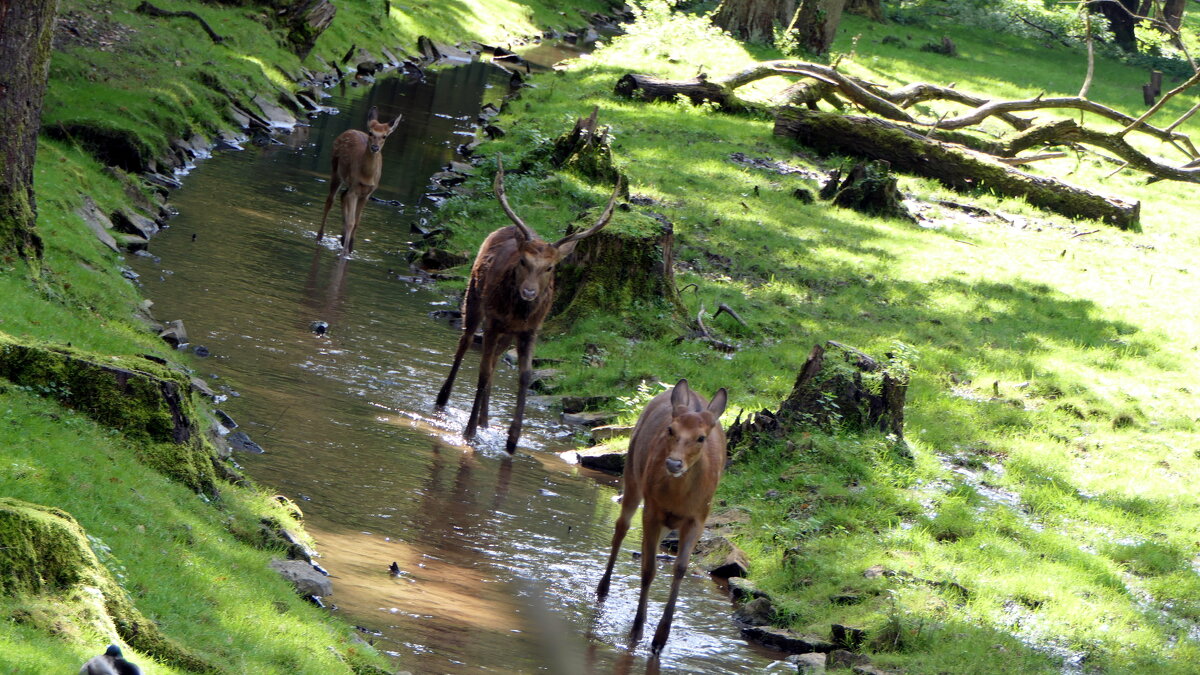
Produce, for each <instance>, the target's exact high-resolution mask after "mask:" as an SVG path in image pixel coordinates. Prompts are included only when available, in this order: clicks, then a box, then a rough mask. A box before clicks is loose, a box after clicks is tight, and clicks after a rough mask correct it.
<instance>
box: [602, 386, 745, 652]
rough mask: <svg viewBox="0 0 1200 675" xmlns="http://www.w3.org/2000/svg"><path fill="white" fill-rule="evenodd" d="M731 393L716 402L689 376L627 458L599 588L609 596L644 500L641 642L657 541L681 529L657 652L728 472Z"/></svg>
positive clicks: (654, 411) (638, 432) (636, 631)
mask: <svg viewBox="0 0 1200 675" xmlns="http://www.w3.org/2000/svg"><path fill="white" fill-rule="evenodd" d="M727 398H728V395H727V394H726V392H725V389H724V388H721V389H718V390H717V393H715V394H713V398H712V402H711V403H710V402H707V401H705V400H704V397H703V396H701V395H699V394H697V393H696V392H694V391H692V390H691V389H690V388H689V387H688V383H687V380H680V381H679V383H678V384H676V385H675V386H674V388H672V389H671V391H665V392H663V393H661V394H659V395H658V396H655V397H654V398H653V399H651V400H650V403H648V404H647V405H646V410H645V411H643V412H642V416H641V417H639V418H638V421H637V426H635V427H634V428H633V436H632V437H631V438H630V439H629V454H628V455H627V456H626V458H625V476H624V488H623V490H622V491H621V515H620V516H618V517H617V525H616V531H615V532H614V533H613V539H612V552H611V553H610V554H609V556H608V566H607V567H605V568H604V576H603V577H601V579H600V585H599V586H598V587H597V588H596V595H598V596H599V597H600V599H601V600H603V599H604V598H605V597H606V596H607V595H608V585H609V581H610V579H611V578H612V570H613V562H614V561H616V559H617V551H618V550H619V549H620V548H621V541H622V540H623V539H624V538H625V533H626V532H628V531H629V522H630V521H631V520H632V519H633V512H634V511H636V510H637V507H638V505H639V504H641V503H642V501H643V500H645V502H646V506H645V508H644V509H643V511H642V591H641V595H640V596H639V597H638V608H637V614H636V615H635V616H634V618H633V628H632V629H631V630H630V631H629V639H630V640H631V642H632V643H635V644H636V643H637V642H638V641H639V640H641V639H642V624H644V623H645V621H646V593H647V591H648V590H649V588H650V582H652V581H654V572H655V566H656V562H657V554H658V545H659V543H660V542H661V541H662V537H663V534H665V533H666V531H667V530H669V529H671V528H675V529H677V530H679V552H678V554H677V555H676V556H675V576H674V578H673V579H672V580H671V595H670V597H669V598H668V599H667V606H666V609H664V610H663V615H662V619H661V620H660V621H659V622H658V630H656V631H654V640H653V641H651V643H650V649H651V650H652V651H653V652H654V653H655V654H657V653H658V652H660V651H661V650H662V648H663V645H664V644H666V642H667V636H668V635H670V633H671V618H672V617H673V616H674V614H675V598H676V597H677V596H678V595H679V582H680V581H682V580H683V575H684V574H685V573H686V572H687V566H688V559H689V558H690V557H691V555H692V549H693V548H695V546H696V541H697V540H698V539H699V538H700V533H701V532H703V531H704V521H706V520H707V519H708V509H709V507H710V506H711V505H712V498H713V493H714V492H716V490H717V483H718V482H719V481H720V480H721V473H722V472H723V471H724V469H725V432H724V431H723V430H722V429H721V423H720V417H721V413H723V412H725V404H726V402H727Z"/></svg>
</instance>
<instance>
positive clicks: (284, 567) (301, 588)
mask: <svg viewBox="0 0 1200 675" xmlns="http://www.w3.org/2000/svg"><path fill="white" fill-rule="evenodd" d="M271 569H273V570H275V571H276V572H278V573H279V576H281V577H283V578H284V579H287V580H288V581H290V582H292V585H293V586H295V587H296V592H297V593H299V594H300V595H302V596H305V597H307V596H310V595H315V596H317V597H325V596H327V595H333V582H332V581H330V580H329V577H327V576H325V575H324V574H321V573H320V572H318V571H317V570H316V569H315V568H313V566H312V565H311V564H310V563H307V562H305V561H303V560H272V561H271Z"/></svg>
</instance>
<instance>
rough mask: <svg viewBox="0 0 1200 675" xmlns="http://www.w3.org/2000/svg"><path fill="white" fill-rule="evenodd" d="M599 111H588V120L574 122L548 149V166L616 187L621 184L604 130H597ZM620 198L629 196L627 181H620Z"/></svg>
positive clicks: (608, 139)
mask: <svg viewBox="0 0 1200 675" xmlns="http://www.w3.org/2000/svg"><path fill="white" fill-rule="evenodd" d="M598 114H599V107H596V108H592V114H591V116H589V117H581V118H579V119H577V120H575V127H574V128H572V129H571V130H570V131H568V132H567V133H565V134H563V135H562V136H559V137H558V138H557V139H555V141H554V144H553V145H552V146H551V148H550V163H551V164H553V165H554V166H555V167H556V168H559V169H570V170H572V171H575V172H577V173H579V174H580V175H582V176H584V177H586V178H589V179H591V180H594V181H597V182H602V183H616V182H617V181H618V180H623V176H622V175H621V172H620V170H618V169H617V167H616V164H615V163H614V162H613V153H612V145H611V142H610V138H609V135H608V127H603V128H597V122H596V116H597V115H598ZM622 192H623V193H624V195H623V196H626V197H628V196H629V181H628V180H625V181H624V187H623V188H622Z"/></svg>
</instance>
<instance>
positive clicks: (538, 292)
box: [492, 155, 621, 302]
mask: <svg viewBox="0 0 1200 675" xmlns="http://www.w3.org/2000/svg"><path fill="white" fill-rule="evenodd" d="M492 188H493V190H494V191H495V193H496V199H497V200H499V201H500V206H501V208H503V209H504V213H505V214H507V215H508V217H509V219H510V220H512V221H513V224H514V225H516V226H517V241H518V245H519V246H520V258H519V260H518V263H517V266H516V269H515V270H514V271H515V274H516V277H517V278H516V281H517V288H518V294H519V296H520V298H521V300H524V301H525V302H533V301H534V300H537V299H538V298H539V297H546V296H548V295H549V293H550V292H552V291H553V290H554V267H555V266H556V265H557V264H558V263H559V261H561V260H562V259H563V258H566V257H567V256H569V255H571V252H572V251H574V250H575V244H576V243H578V242H579V240H580V239H584V238H586V237H590V236H592V235H593V234H596V233H597V232H599V231H600V230H601V229H602V228H603V227H604V226H605V225H607V224H608V221H609V220H610V219H612V214H613V207H614V206H616V203H617V195H619V194H620V193H621V180H620V179H619V178H618V179H617V187H616V189H615V190H613V193H612V197H609V199H608V205H607V206H605V207H604V211H603V212H601V214H600V218H599V219H598V220H597V221H596V224H595V225H592V226H591V227H589V228H588V229H586V230H582V231H580V232H575V233H573V234H569V235H567V236H565V237H563V238H562V239H559V240H558V241H556V242H554V243H553V244H551V243H550V242H548V241H544V240H543V239H542V238H540V237H538V235H537V233H536V232H534V231H533V230H531V229H530V228H529V226H528V225H526V224H525V221H523V220H521V218H520V216H518V215H517V214H516V212H515V211H513V209H512V207H511V206H509V204H508V197H507V196H506V195H505V193H504V161H503V159H502V158H501V157H500V156H499V155H496V181H495V183H494V184H493V185H492Z"/></svg>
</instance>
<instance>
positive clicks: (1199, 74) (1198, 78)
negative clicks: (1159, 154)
mask: <svg viewBox="0 0 1200 675" xmlns="http://www.w3.org/2000/svg"><path fill="white" fill-rule="evenodd" d="M1197 82H1200V70H1198V71H1196V73H1195V74H1193V75H1192V76H1191V77H1189V78H1188V79H1187V81H1186V82H1184V83H1183V84H1181V85H1179V86H1178V87H1175V88H1174V89H1172V90H1171V91H1168V92H1167V93H1166V94H1163V97H1162V98H1160V99H1158V102H1157V103H1155V104H1154V105H1152V106H1150V109H1149V110H1147V111H1146V112H1144V113H1142V116H1141V117H1139V118H1137V119H1136V120H1134V121H1133V122H1130V124H1129V126H1127V127H1125V128H1124V129H1122V130H1121V131H1119V132H1117V138H1121V137H1123V136H1125V135H1126V134H1128V133H1129V132H1131V131H1133V130H1134V129H1137V128H1138V127H1140V126H1141V125H1142V124H1143V123H1144V122H1145V121H1146V120H1148V119H1150V118H1151V117H1153V116H1154V114H1155V113H1157V112H1158V111H1159V110H1161V109H1162V107H1163V104H1165V103H1166V102H1167V101H1169V100H1171V99H1172V98H1173V97H1174V96H1175V95H1176V94H1181V93H1183V92H1185V91H1187V90H1188V89H1190V88H1191V87H1192V86H1193V85H1195V84H1196V83H1197ZM1188 146H1189V147H1191V143H1190V142H1189V143H1188ZM1196 154H1197V153H1196V149H1195V148H1192V157H1193V158H1194V157H1196Z"/></svg>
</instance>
